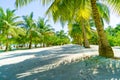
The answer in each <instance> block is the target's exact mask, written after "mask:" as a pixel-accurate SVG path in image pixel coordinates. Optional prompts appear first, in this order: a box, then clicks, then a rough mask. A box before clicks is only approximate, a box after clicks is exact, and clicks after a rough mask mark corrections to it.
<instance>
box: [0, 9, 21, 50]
mask: <svg viewBox="0 0 120 80" xmlns="http://www.w3.org/2000/svg"><path fill="white" fill-rule="evenodd" d="M14 13H15V10H10V9H7V10H6V12H4V10H3V9H2V8H0V24H1V35H2V39H3V42H4V43H5V45H6V49H5V51H8V50H9V46H10V40H11V38H13V37H17V36H18V35H19V34H20V33H18V32H19V30H21V29H20V28H19V27H17V25H18V24H20V23H21V21H16V19H18V18H19V16H16V15H15V14H14Z"/></svg>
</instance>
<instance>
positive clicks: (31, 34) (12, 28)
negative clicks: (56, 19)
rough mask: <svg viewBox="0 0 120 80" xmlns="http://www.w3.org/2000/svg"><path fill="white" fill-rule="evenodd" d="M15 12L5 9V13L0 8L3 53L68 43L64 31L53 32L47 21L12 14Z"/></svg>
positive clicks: (0, 33) (0, 38) (0, 35)
mask: <svg viewBox="0 0 120 80" xmlns="http://www.w3.org/2000/svg"><path fill="white" fill-rule="evenodd" d="M14 12H15V10H10V9H7V10H6V12H5V11H4V10H3V9H2V8H0V46H2V47H5V51H8V50H11V49H17V48H33V47H38V46H39V47H47V46H52V45H64V44H68V43H69V42H70V39H69V37H68V36H67V34H66V33H64V31H60V32H55V31H54V29H53V28H52V27H51V26H50V25H49V24H47V21H48V20H44V18H39V19H38V20H34V19H33V12H32V13H31V14H30V15H26V16H22V18H23V20H18V18H20V17H19V16H16V15H15V14H14Z"/></svg>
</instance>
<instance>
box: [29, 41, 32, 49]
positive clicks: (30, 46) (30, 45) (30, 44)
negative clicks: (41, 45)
mask: <svg viewBox="0 0 120 80" xmlns="http://www.w3.org/2000/svg"><path fill="white" fill-rule="evenodd" d="M31 48H32V41H30V43H29V49H31Z"/></svg>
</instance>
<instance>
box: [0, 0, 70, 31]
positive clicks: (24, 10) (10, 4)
mask: <svg viewBox="0 0 120 80" xmlns="http://www.w3.org/2000/svg"><path fill="white" fill-rule="evenodd" d="M0 7H2V8H3V9H4V11H5V10H6V9H7V8H9V9H11V10H13V9H16V7H15V0H0ZM48 7H49V6H43V5H41V3H40V2H37V1H36V2H32V3H30V4H28V5H27V6H24V7H21V8H18V9H17V10H16V12H15V14H16V15H17V16H23V15H29V14H30V13H31V12H34V17H33V18H34V19H35V20H37V19H38V17H43V18H45V16H46V15H45V12H46V10H47V8H48ZM46 18H47V17H46ZM51 18H52V17H51ZM48 24H50V25H51V26H52V27H53V28H55V30H56V31H59V30H61V29H62V27H61V25H60V23H59V22H57V23H54V22H53V20H52V19H50V20H49V22H48ZM64 30H65V32H67V30H68V29H67V26H65V27H64Z"/></svg>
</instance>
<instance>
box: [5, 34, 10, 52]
mask: <svg viewBox="0 0 120 80" xmlns="http://www.w3.org/2000/svg"><path fill="white" fill-rule="evenodd" d="M6 39H7V40H6V48H5V51H8V50H9V42H8V35H7V37H6Z"/></svg>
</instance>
